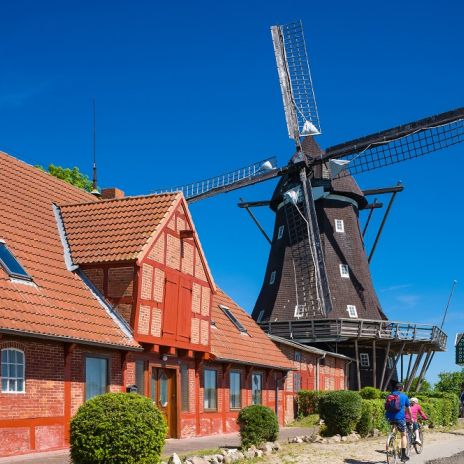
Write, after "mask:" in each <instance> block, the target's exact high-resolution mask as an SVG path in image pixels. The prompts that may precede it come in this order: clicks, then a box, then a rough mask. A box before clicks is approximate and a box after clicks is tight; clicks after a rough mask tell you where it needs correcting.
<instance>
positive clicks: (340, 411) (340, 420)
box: [319, 390, 362, 435]
mask: <svg viewBox="0 0 464 464" xmlns="http://www.w3.org/2000/svg"><path fill="white" fill-rule="evenodd" d="M361 408H362V399H361V396H360V395H359V393H357V392H354V391H344V390H342V391H334V392H330V393H327V395H324V396H323V397H322V398H321V399H320V401H319V414H320V416H321V418H322V419H324V421H325V424H326V426H327V433H328V434H329V435H334V434H336V433H339V434H340V435H348V434H349V433H350V432H352V431H353V430H354V429H355V427H356V424H357V423H358V422H359V419H360V418H361Z"/></svg>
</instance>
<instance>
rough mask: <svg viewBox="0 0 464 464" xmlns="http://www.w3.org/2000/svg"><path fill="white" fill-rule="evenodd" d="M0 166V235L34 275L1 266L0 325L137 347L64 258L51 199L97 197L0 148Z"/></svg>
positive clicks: (3, 328)
mask: <svg viewBox="0 0 464 464" xmlns="http://www.w3.org/2000/svg"><path fill="white" fill-rule="evenodd" d="M0 172H1V173H2V175H1V177H0V238H1V239H3V240H5V242H6V243H7V245H8V247H9V249H10V250H11V251H12V252H13V253H14V255H15V256H16V257H17V258H18V259H19V261H20V262H21V264H22V265H23V266H24V268H25V269H26V271H27V272H28V273H29V274H30V275H31V276H32V278H33V280H34V283H33V284H31V283H27V282H17V281H14V280H10V278H9V276H8V275H7V274H6V273H5V272H4V271H3V269H1V268H0V331H6V332H20V333H28V334H32V335H37V336H46V337H54V338H60V339H61V338H63V339H71V340H74V341H82V342H84V343H95V344H103V345H114V346H118V347H132V348H136V347H138V344H137V343H136V342H135V341H134V340H133V338H132V337H131V336H128V335H126V334H125V333H124V332H123V330H122V329H121V327H120V326H119V325H118V324H117V323H116V322H115V321H114V320H113V318H112V317H111V316H110V315H109V314H108V313H107V311H106V310H105V309H104V308H103V307H102V306H101V304H100V303H99V302H98V300H97V299H96V298H95V296H94V295H93V294H92V292H91V291H90V290H89V289H88V288H87V286H86V285H85V284H84V282H83V281H82V280H81V279H80V278H79V276H78V275H76V274H75V273H72V272H70V271H68V270H67V269H66V265H65V262H64V256H63V247H62V244H61V240H60V236H59V233H58V229H57V224H56V220H55V216H54V213H53V209H52V204H53V203H69V202H74V203H77V202H86V203H89V202H90V203H95V202H96V199H95V198H94V197H93V196H92V195H90V194H89V193H87V192H85V191H83V190H80V189H77V188H76V187H73V186H72V185H69V184H67V183H65V182H63V181H61V180H59V179H56V178H55V177H53V176H51V175H49V174H47V173H45V172H42V171H40V170H39V169H37V168H35V167H33V166H30V165H28V164H26V163H23V162H21V161H19V160H17V159H15V158H13V157H11V156H9V155H7V154H5V153H2V152H0Z"/></svg>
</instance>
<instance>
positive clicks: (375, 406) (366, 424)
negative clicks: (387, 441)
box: [356, 399, 389, 437]
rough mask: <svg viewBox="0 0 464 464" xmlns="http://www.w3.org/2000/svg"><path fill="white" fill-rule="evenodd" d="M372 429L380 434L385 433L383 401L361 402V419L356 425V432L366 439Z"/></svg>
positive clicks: (385, 423) (386, 426)
mask: <svg viewBox="0 0 464 464" xmlns="http://www.w3.org/2000/svg"><path fill="white" fill-rule="evenodd" d="M374 429H377V430H380V431H381V432H387V431H388V429H389V427H388V422H387V420H386V419H385V401H384V400H381V399H377V400H364V399H363V400H362V409H361V418H360V419H359V421H358V423H357V424H356V431H357V432H358V433H359V434H360V435H361V436H362V437H366V436H367V435H369V434H371V433H372V432H373V431H374Z"/></svg>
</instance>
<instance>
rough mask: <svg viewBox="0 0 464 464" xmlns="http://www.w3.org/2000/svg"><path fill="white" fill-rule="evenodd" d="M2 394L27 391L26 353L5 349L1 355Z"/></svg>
mask: <svg viewBox="0 0 464 464" xmlns="http://www.w3.org/2000/svg"><path fill="white" fill-rule="evenodd" d="M1 365H2V368H1V374H2V375H1V377H2V393H24V392H25V389H26V382H25V369H24V365H25V363H24V352H23V351H21V350H17V349H16V348H5V349H3V350H2V355H1Z"/></svg>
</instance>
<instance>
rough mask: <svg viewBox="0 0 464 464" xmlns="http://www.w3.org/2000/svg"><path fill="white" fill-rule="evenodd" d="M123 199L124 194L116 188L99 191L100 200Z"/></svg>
mask: <svg viewBox="0 0 464 464" xmlns="http://www.w3.org/2000/svg"><path fill="white" fill-rule="evenodd" d="M118 198H124V192H123V191H122V190H120V189H118V188H116V187H110V188H104V189H102V191H101V199H102V200H114V199H118Z"/></svg>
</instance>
